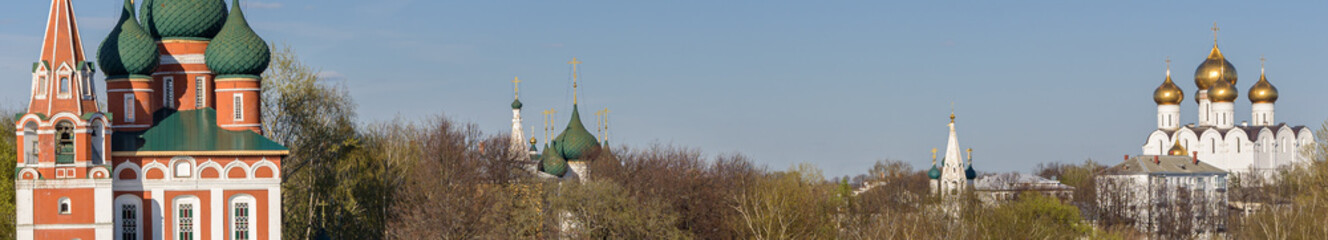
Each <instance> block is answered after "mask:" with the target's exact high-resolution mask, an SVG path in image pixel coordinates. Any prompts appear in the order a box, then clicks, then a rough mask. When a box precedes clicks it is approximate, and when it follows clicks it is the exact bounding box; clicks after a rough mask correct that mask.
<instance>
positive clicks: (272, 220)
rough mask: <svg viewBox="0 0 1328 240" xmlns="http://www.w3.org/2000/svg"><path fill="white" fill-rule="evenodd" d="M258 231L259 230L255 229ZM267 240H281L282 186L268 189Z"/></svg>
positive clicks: (278, 185)
mask: <svg viewBox="0 0 1328 240" xmlns="http://www.w3.org/2000/svg"><path fill="white" fill-rule="evenodd" d="M254 231H258V229H254ZM267 239H271V240H281V185H280V183H278V184H276V186H275V187H269V188H267Z"/></svg>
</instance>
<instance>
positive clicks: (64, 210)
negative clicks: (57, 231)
mask: <svg viewBox="0 0 1328 240" xmlns="http://www.w3.org/2000/svg"><path fill="white" fill-rule="evenodd" d="M70 208H71V206H69V198H67V197H63V198H60V215H69V213H70V212H71V210H70Z"/></svg>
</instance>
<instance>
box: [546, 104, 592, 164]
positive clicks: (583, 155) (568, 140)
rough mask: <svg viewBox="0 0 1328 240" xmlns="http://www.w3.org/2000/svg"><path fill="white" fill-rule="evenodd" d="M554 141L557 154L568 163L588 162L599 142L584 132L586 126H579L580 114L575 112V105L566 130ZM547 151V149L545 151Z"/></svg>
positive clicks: (588, 132)
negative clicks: (556, 146)
mask: <svg viewBox="0 0 1328 240" xmlns="http://www.w3.org/2000/svg"><path fill="white" fill-rule="evenodd" d="M555 141H557V142H558V148H559V149H558V151H556V152H558V153H561V154H562V157H563V158H564V159H567V160H568V161H590V160H593V159H594V158H595V156H589V155H588V154H592V153H594V152H597V151H596V150H598V149H599V147H600V145H599V140H596V139H595V135H591V134H590V131H586V126H585V125H583V124H581V113H580V112H579V111H578V110H577V106H576V105H575V104H573V105H572V120H571V121H569V122H568V123H567V129H565V130H563V133H562V134H559V135H558V137H557V138H555ZM545 151H547V149H546V150H545Z"/></svg>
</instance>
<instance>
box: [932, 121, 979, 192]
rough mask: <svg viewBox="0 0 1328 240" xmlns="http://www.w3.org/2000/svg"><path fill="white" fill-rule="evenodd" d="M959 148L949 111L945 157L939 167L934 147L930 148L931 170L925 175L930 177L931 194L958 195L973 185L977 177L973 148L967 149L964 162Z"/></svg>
mask: <svg viewBox="0 0 1328 240" xmlns="http://www.w3.org/2000/svg"><path fill="white" fill-rule="evenodd" d="M959 149H960V148H959V136H958V135H957V134H955V115H954V114H953V113H951V114H950V139H949V140H948V141H947V142H946V145H945V158H943V159H941V167H940V168H937V165H936V149H932V150H931V154H932V155H931V170H930V171H928V172H927V175H928V177H930V178H931V182H930V184H931V193H932V194H933V195H941V196H947V197H958V196H959V195H960V193H963V192H964V191H965V190H967V189H968V188H969V187H970V186H971V185H973V178H976V177H977V172H976V171H974V170H973V149H968V162H964V157H963V154H962V153H960V151H959Z"/></svg>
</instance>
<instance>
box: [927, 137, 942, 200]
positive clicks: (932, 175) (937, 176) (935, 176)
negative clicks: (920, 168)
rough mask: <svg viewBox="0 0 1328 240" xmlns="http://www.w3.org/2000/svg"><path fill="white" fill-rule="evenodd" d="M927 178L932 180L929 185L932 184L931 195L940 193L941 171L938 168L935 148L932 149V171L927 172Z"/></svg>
mask: <svg viewBox="0 0 1328 240" xmlns="http://www.w3.org/2000/svg"><path fill="white" fill-rule="evenodd" d="M927 178H928V179H931V180H929V181H928V182H929V183H931V193H932V194H937V193H940V192H939V191H940V189H941V169H940V168H937V167H936V149H935V148H932V149H931V170H928V171H927Z"/></svg>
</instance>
